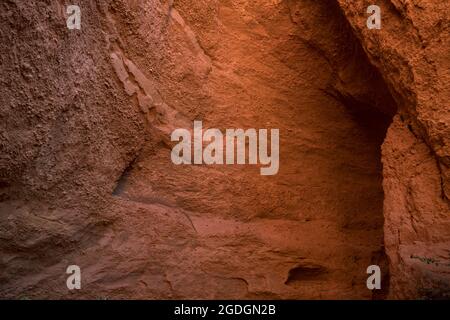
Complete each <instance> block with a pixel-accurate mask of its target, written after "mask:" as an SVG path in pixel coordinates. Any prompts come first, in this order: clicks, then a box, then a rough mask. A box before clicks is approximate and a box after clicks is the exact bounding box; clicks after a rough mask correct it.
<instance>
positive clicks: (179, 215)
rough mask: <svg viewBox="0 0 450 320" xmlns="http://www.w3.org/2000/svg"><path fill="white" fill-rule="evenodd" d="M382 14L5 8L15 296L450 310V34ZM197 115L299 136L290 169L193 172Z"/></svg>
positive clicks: (5, 184)
mask: <svg viewBox="0 0 450 320" xmlns="http://www.w3.org/2000/svg"><path fill="white" fill-rule="evenodd" d="M363 2H364V1H362V2H359V1H342V2H340V1H339V2H333V1H329V2H328V1H327V2H321V1H312V0H298V1H294V0H288V1H276V0H271V1H268V0H256V1H255V0H248V1H247V0H244V1H233V0H228V1H218V0H195V1H194V0H177V1H156V0H155V1H125V0H117V1H97V2H94V1H81V3H80V6H81V8H82V17H83V18H82V30H81V31H69V30H67V28H66V27H65V15H64V9H65V5H67V3H65V2H64V1H57V2H56V1H55V2H53V1H51V2H48V3H37V2H36V3H24V2H23V1H7V2H4V3H2V4H1V5H0V6H1V7H0V14H1V24H2V26H1V38H2V43H3V44H7V45H2V46H0V50H1V51H2V55H1V56H2V60H1V70H2V78H1V79H2V86H1V88H2V89H0V90H2V92H1V94H2V98H3V100H2V102H3V106H2V110H1V116H2V120H3V121H2V124H3V126H2V128H1V129H2V130H1V132H0V138H1V140H0V142H1V147H2V150H1V151H2V153H1V161H2V162H1V167H0V174H1V176H0V178H1V180H0V183H1V197H2V198H1V200H2V203H1V204H0V238H1V239H2V241H1V243H0V250H1V256H0V259H1V260H0V270H1V271H2V272H1V273H0V296H1V297H7V298H20V297H30V298H49V297H51V298H60V297H71V298H105V297H106V298H108V297H109V298H144V299H157V298H169V299H170V298H222V299H226V298H276V299H287V298H288V299H297V298H304V299H305V298H313V299H319V298H333V299H338V298H360V299H370V298H383V297H386V294H387V289H388V286H387V284H388V279H389V275H390V278H391V284H392V285H391V290H390V294H391V297H394V298H398V297H407V298H415V297H421V296H423V295H426V296H433V297H440V296H442V295H444V294H445V292H446V290H447V288H448V287H447V285H448V283H449V276H448V270H449V269H448V258H449V237H448V233H449V231H450V228H449V225H448V224H449V218H448V197H447V194H448V192H447V191H446V188H447V187H446V186H447V181H448V171H447V167H448V163H447V162H446V161H447V160H448V153H447V152H448V141H447V140H448V137H449V134H448V112H449V110H448V104H447V105H446V104H445V103H447V101H448V90H447V89H448V81H447V82H446V81H445V79H446V77H447V78H448V73H447V74H446V73H445V67H446V66H447V67H448V59H445V57H443V55H442V52H441V56H438V52H439V48H441V49H440V50H442V47H443V45H444V44H445V43H446V42H445V41H448V38H446V37H448V33H447V35H446V34H445V32H444V31H445V30H448V29H445V28H448V24H447V23H446V20H443V19H444V17H443V16H441V15H438V14H433V15H432V16H431V17H432V18H433V19H434V20H430V19H425V20H423V19H422V18H419V17H418V16H417V13H414V12H415V11H414V10H416V9H415V8H416V7H414V6H413V7H412V9H411V8H410V7H409V6H410V5H406V4H402V3H401V2H396V3H394V4H395V6H392V5H390V4H389V3H387V2H386V7H385V8H384V7H383V9H386V10H385V11H386V13H387V14H386V16H385V18H383V19H384V20H383V21H384V25H383V29H382V30H381V31H378V30H377V31H375V32H372V33H368V31H366V30H365V29H364V27H365V19H366V17H367V15H366V13H365V12H366V11H365V10H366V7H367V6H366V7H364V3H363ZM430 2H431V1H430ZM422 6H425V5H422ZM440 6H443V7H442V8H444V7H445V5H442V4H440ZM425 7H426V6H425ZM395 8H396V9H395ZM401 8H404V13H405V14H404V18H402V19H405V21H408V23H406V24H405V25H404V26H403V24H402V23H401V21H403V20H401V19H400V18H399V17H398V16H395V19H394V20H393V22H392V23H393V25H392V26H387V25H386V24H389V23H390V21H391V20H392V19H393V18H392V17H391V15H392V14H394V13H395V14H398V12H399V10H400V12H401ZM408 8H409V9H408ZM427 8H428V7H427ZM430 8H431V7H430ZM394 9H395V10H394ZM417 10H418V9H417ZM420 10H424V12H425V13H426V14H431V13H430V12H429V11H427V10H426V8H425V9H420ZM429 10H431V9H429ZM411 12H413V13H411ZM391 18H392V19H391ZM417 19H418V20H417ZM430 21H434V22H430ZM447 22H448V21H447ZM420 23H423V25H422V24H420ZM398 25H401V26H402V27H401V28H403V29H400V30H402V31H401V32H404V35H409V33H412V34H415V35H416V37H417V39H416V38H413V40H408V39H406V38H405V39H403V38H401V37H400V35H401V32H397V33H396V34H394V33H393V30H394V29H393V28H394V26H398ZM433 28H434V29H433ZM438 31H439V32H438ZM436 34H438V35H436ZM419 35H421V36H419ZM390 37H398V39H397V38H395V39H397V40H398V41H400V40H401V41H403V43H402V45H399V43H398V41H397V42H396V41H394V40H392V39H391V38H390ZM427 37H428V38H427ZM424 39H425V40H424ZM417 41H419V42H417ZM420 41H422V42H420ZM423 41H426V43H427V45H426V46H425V47H424V43H425V42H423ZM447 43H448V42H447ZM394 44H395V45H394ZM407 46H409V47H407ZM404 47H405V48H404ZM447 47H448V46H447ZM420 54H421V55H420ZM419 57H420V58H423V59H424V60H425V61H434V62H433V63H431V62H430V63H431V64H432V67H433V68H431V69H430V68H429V67H430V65H422V63H423V62H422V59H420V58H419ZM415 63H416V64H415ZM447 70H448V69H447ZM418 75H420V77H419V76H418ZM431 92H434V93H435V94H434V95H430V93H431ZM427 97H428V98H427ZM397 106H398V110H397ZM395 114H397V115H396V116H395V118H394V121H393V123H392V124H391V125H390V123H391V119H392V117H393V116H394V115H395ZM194 120H202V121H203V122H204V126H205V127H212V128H219V129H221V130H224V129H226V128H244V129H245V128H279V129H280V135H281V150H280V155H281V162H280V172H279V173H278V175H276V176H271V177H263V176H261V175H260V174H259V169H258V168H257V167H252V166H175V165H173V164H172V162H171V161H170V150H171V149H170V148H171V143H170V133H171V131H172V130H174V129H175V128H180V127H181V128H190V127H191V126H192V123H193V121H194ZM389 125H390V129H389V131H388V135H387V139H386V140H385V142H384V144H383V159H381V150H380V149H381V148H380V146H381V144H382V143H383V141H384V139H385V137H386V130H387V128H388V126H389ZM408 125H409V126H408ZM446 159H447V160H446ZM381 160H382V161H383V165H384V166H383V168H382V165H381ZM446 177H447V178H446ZM383 187H384V193H385V197H383ZM383 203H384V215H385V222H384V230H385V232H384V233H383ZM383 234H384V239H385V241H386V253H387V254H388V257H389V261H390V263H389V268H388V265H387V262H386V259H385V255H384V251H385V249H384V244H383ZM426 259H432V260H426ZM430 261H431V262H433V263H427V262H430ZM70 264H77V265H79V266H80V267H81V269H82V275H83V289H82V290H81V291H76V292H69V291H68V290H67V287H66V281H65V280H66V274H65V270H66V268H67V266H68V265H70ZM371 264H378V265H380V266H382V269H383V271H384V279H383V284H386V286H385V287H384V290H382V292H377V293H376V294H373V293H372V292H371V291H369V290H368V289H367V288H366V277H367V275H366V268H367V267H368V266H369V265H371ZM388 270H390V272H388ZM418 284H420V286H418Z"/></svg>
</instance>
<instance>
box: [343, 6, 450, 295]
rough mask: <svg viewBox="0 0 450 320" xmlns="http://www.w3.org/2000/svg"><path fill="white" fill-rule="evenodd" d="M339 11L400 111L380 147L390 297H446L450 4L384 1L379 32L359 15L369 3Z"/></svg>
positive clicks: (449, 222)
mask: <svg viewBox="0 0 450 320" xmlns="http://www.w3.org/2000/svg"><path fill="white" fill-rule="evenodd" d="M339 4H340V6H341V8H342V10H343V11H344V13H345V15H346V17H347V19H348V20H349V22H350V23H351V24H352V26H353V28H354V30H355V33H356V35H357V36H358V37H359V39H360V40H361V43H362V45H363V47H364V49H365V51H366V53H367V55H368V57H369V59H370V61H371V63H372V64H373V65H374V66H376V67H377V69H378V70H380V72H381V74H382V75H383V78H384V79H385V81H386V83H387V84H388V86H389V88H390V90H391V92H392V95H393V97H394V99H395V100H396V102H397V105H398V108H399V110H398V114H397V116H396V117H395V119H394V122H393V124H392V125H391V127H390V129H389V131H388V135H387V138H386V141H385V142H384V144H383V176H384V179H383V186H384V192H385V203H384V216H385V244H386V252H387V255H388V256H389V259H390V274H391V291H390V292H391V293H390V295H391V297H393V298H417V297H423V298H427V297H434V298H435V297H439V296H441V297H448V293H449V279H448V261H449V248H450V242H449V241H450V219H449V212H450V210H449V185H450V180H449V172H450V168H449V164H450V163H449V159H450V158H449V152H450V146H449V138H450V109H449V104H448V101H449V97H450V86H449V74H448V70H449V67H450V60H449V59H448V53H447V51H448V48H449V45H450V33H449V19H448V16H447V15H446V12H448V11H449V9H450V4H449V3H448V2H445V1H401V0H395V1H394V0H393V1H380V7H381V10H382V21H383V24H382V28H381V30H376V31H375V32H374V30H368V29H367V28H365V23H364V22H365V21H364V17H362V16H361V15H360V12H362V11H364V10H365V8H367V6H369V5H370V4H372V3H371V1H339ZM446 48H447V49H446Z"/></svg>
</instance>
